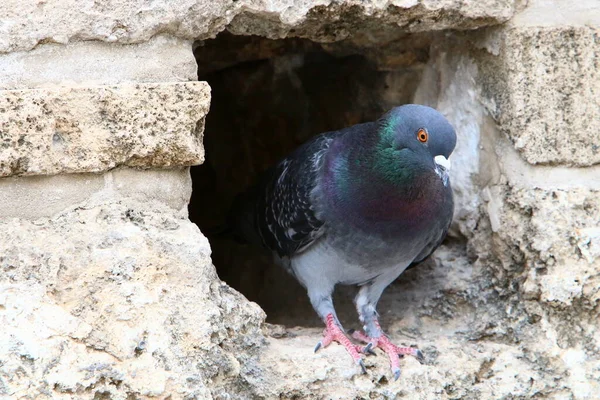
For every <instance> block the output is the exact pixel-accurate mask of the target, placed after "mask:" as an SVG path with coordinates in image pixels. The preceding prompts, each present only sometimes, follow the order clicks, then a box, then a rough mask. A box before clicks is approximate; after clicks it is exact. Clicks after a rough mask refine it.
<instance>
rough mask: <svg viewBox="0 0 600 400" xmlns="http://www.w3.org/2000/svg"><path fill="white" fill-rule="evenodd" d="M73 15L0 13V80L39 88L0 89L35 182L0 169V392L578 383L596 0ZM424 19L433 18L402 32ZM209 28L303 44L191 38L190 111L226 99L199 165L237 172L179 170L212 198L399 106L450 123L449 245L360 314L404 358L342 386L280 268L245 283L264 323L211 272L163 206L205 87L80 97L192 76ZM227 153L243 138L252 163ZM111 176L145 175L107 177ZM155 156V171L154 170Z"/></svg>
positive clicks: (593, 200)
mask: <svg viewBox="0 0 600 400" xmlns="http://www.w3.org/2000/svg"><path fill="white" fill-rule="evenodd" d="M74 4H75V3H73V2H72V1H68V2H59V1H58V0H50V1H47V2H41V3H40V2H33V1H30V2H17V1H14V0H9V2H8V3H7V2H4V3H2V4H1V5H0V15H1V16H2V17H1V18H0V20H1V22H0V52H6V51H13V50H20V51H21V50H28V49H32V48H33V50H32V51H31V52H28V53H26V52H20V53H18V54H17V53H15V54H5V55H3V56H0V66H2V67H5V66H8V68H7V69H6V72H7V73H6V74H4V75H3V77H0V82H3V83H2V85H4V86H3V87H5V88H6V87H11V88H25V87H42V86H43V87H48V86H50V88H46V89H43V90H19V91H4V92H3V93H2V94H3V96H2V97H0V104H2V107H4V108H5V109H4V110H3V111H2V112H0V124H3V125H0V126H1V127H2V128H1V129H0V130H1V132H2V136H1V137H0V139H1V140H2V142H0V163H3V164H0V171H2V175H7V173H6V171H9V172H8V174H13V173H14V174H17V175H35V174H55V173H56V174H59V175H56V176H41V177H40V176H17V177H7V178H2V179H0V202H1V203H2V204H0V215H1V218H0V230H1V231H2V232H5V233H6V234H4V235H1V236H0V326H2V329H1V330H0V397H3V396H5V397H7V398H64V399H82V398H83V399H88V398H89V399H99V398H111V399H112V398H114V399H125V398H169V397H170V398H173V399H175V398H186V396H187V398H211V397H212V398H310V397H312V398H407V399H430V398H442V399H498V398H500V399H515V398H523V399H524V398H549V399H582V400H583V399H594V398H596V397H597V394H598V393H600V387H599V382H600V361H599V360H600V329H599V327H598V320H599V319H600V291H599V289H598V288H599V286H600V281H599V279H600V231H599V228H598V221H600V203H599V202H598V198H600V170H599V168H600V165H598V164H600V163H599V162H598V160H599V159H598V153H597V151H596V150H597V148H595V147H594V145H596V144H597V142H598V140H597V139H598V136H597V135H598V134H597V131H598V129H597V128H598V126H597V120H598V119H599V118H598V97H597V96H598V93H599V92H598V86H597V81H598V76H597V75H598V74H597V67H598V66H597V65H596V63H597V52H598V40H597V36H598V33H597V31H598V29H597V27H598V26H600V24H599V21H600V19H598V16H599V15H600V12H599V7H598V4H597V2H596V1H592V0H588V1H582V2H577V3H573V2H569V1H566V0H552V1H542V0H531V1H529V2H517V4H516V6H515V4H513V2H511V1H498V2H492V1H485V2H458V1H442V2H430V1H419V0H414V1H386V0H382V1H370V2H359V1H358V0H357V1H354V0H350V1H339V2H333V1H326V0H323V1H320V2H308V1H305V2H291V1H267V2H257V1H252V0H240V1H237V2H234V1H231V2H225V1H218V2H209V1H199V0H189V1H188V0H183V1H177V2H169V3H166V2H162V1H156V2H152V3H148V2H141V1H134V2H126V3H125V2H122V1H121V0H114V1H110V0H109V1H104V2H95V3H93V4H92V3H81V2H78V3H77V5H76V6H75V5H74ZM515 8H517V9H518V10H517V11H518V12H517V14H516V15H515V17H514V19H512V20H511V21H509V22H508V23H507V24H504V25H502V26H500V27H493V28H486V29H481V30H479V31H476V32H456V31H460V30H465V29H471V28H477V27H482V26H487V25H496V24H498V23H500V22H503V21H506V20H507V19H509V18H510V17H511V16H512V14H513V12H514V11H515V10H514V9H515ZM447 28H451V29H453V30H454V32H448V31H446V32H426V31H430V30H440V29H447ZM224 29H227V30H229V31H230V33H238V34H259V35H262V36H266V37H269V38H282V37H286V36H288V37H290V36H298V37H304V38H308V39H312V40H315V41H318V42H320V43H319V44H317V45H315V44H314V43H313V44H311V43H309V42H307V41H300V40H295V41H293V42H290V41H277V42H273V43H270V44H268V45H267V44H266V43H265V41H264V39H257V38H244V39H243V40H242V39H240V40H238V39H239V38H232V37H229V39H227V40H225V39H223V38H224V36H220V38H219V39H218V40H216V41H214V43H213V44H212V47H211V44H210V42H208V41H206V42H203V43H197V45H198V46H200V45H202V46H203V47H202V48H200V47H197V48H196V56H197V57H198V58H199V61H200V63H201V66H200V71H201V72H202V73H203V74H205V75H212V76H213V78H214V77H215V76H216V77H217V79H215V80H214V81H215V82H218V83H220V86H218V85H215V86H214V87H215V88H218V89H219V90H218V91H215V95H216V96H219V98H218V103H217V101H215V102H214V103H213V105H216V104H220V105H226V106H228V107H229V106H231V107H233V108H232V109H236V108H235V107H237V106H239V105H240V104H241V103H244V104H243V105H247V106H248V108H247V109H245V113H232V112H229V110H230V109H229V108H227V107H226V108H225V109H224V111H221V112H218V108H217V107H213V110H212V111H211V114H212V115H215V116H216V115H219V118H218V119H217V120H216V121H217V122H218V123H217V127H219V126H220V127H221V129H220V130H219V129H217V130H216V133H217V135H215V136H213V138H212V139H211V140H214V142H213V143H212V144H213V147H212V148H213V149H219V150H220V151H216V152H213V153H212V155H210V154H211V153H210V152H209V157H214V158H213V160H214V159H216V158H219V157H222V158H225V159H227V158H229V159H231V160H232V162H233V164H239V165H238V169H242V170H243V175H236V170H235V167H234V168H231V169H229V168H222V169H221V168H220V169H218V170H216V171H213V173H207V174H205V175H201V178H202V179H201V180H200V181H198V180H196V181H195V182H194V184H195V185H196V188H195V193H196V194H198V193H205V194H207V195H208V196H212V200H211V201H212V203H210V204H215V203H221V206H222V207H226V206H227V204H226V203H227V201H228V199H230V197H226V196H225V195H223V196H222V193H221V192H219V193H218V194H217V193H216V192H213V191H211V189H210V188H211V187H212V186H211V182H214V181H217V182H225V183H226V184H227V185H229V186H228V189H227V190H229V191H230V192H231V193H229V192H228V194H227V195H229V196H231V195H232V194H233V190H234V189H235V184H236V183H235V182H237V184H239V183H240V182H243V181H244V179H249V177H250V176H251V175H253V174H256V173H257V172H258V170H259V169H260V168H258V167H257V166H259V167H262V166H266V164H268V163H269V162H271V161H274V160H272V159H271V157H275V156H276V155H275V153H274V152H273V148H274V147H277V146H280V147H281V148H279V150H280V151H283V150H286V149H284V147H285V146H287V145H293V144H294V141H303V140H305V139H306V138H307V137H308V136H309V135H311V134H314V133H317V132H319V131H322V129H321V128H325V127H328V126H329V125H330V124H339V125H342V126H343V125H348V124H352V123H357V122H359V120H360V119H362V118H367V117H368V118H371V117H372V114H375V113H376V112H377V113H378V112H379V111H380V109H381V108H383V107H388V106H390V105H395V104H396V103H398V102H405V101H410V99H411V98H414V101H418V102H423V103H427V104H431V105H434V106H436V107H437V108H439V109H440V110H441V111H442V112H443V113H444V114H445V115H446V116H447V117H448V118H449V119H450V120H451V121H452V123H453V124H454V125H455V126H456V127H457V130H458V131H459V132H458V133H459V137H460V139H459V146H458V148H457V150H456V154H454V155H453V159H452V161H453V167H454V168H453V171H452V174H453V175H452V180H453V185H454V187H455V190H456V195H457V214H456V215H457V218H456V221H455V224H454V225H453V228H452V233H453V235H452V238H451V239H450V240H449V241H448V243H447V244H446V245H444V246H443V247H442V248H441V249H440V250H439V251H437V252H436V254H435V255H434V257H433V259H432V260H430V261H429V262H427V263H425V264H424V265H422V266H421V267H419V268H417V269H413V270H411V271H408V272H406V273H405V274H404V275H403V276H402V277H401V278H400V279H399V280H398V281H397V282H395V283H394V284H393V285H391V286H390V287H389V288H388V290H386V292H385V293H384V296H383V297H382V300H381V302H380V304H379V312H380V314H381V319H382V324H383V327H384V329H385V330H386V331H387V332H388V333H389V334H390V336H391V338H392V339H393V340H394V341H396V342H398V343H401V344H405V345H411V346H418V347H419V348H420V349H421V350H423V351H424V353H425V355H426V363H425V365H420V364H418V363H417V362H416V361H415V360H414V359H412V358H405V359H403V360H402V363H401V364H402V367H403V372H402V373H403V375H402V377H401V378H400V380H399V381H398V382H393V381H392V379H391V374H390V371H389V367H388V361H387V359H386V358H385V357H384V356H383V355H382V354H381V353H380V352H379V351H378V350H376V352H377V353H378V354H377V355H376V356H369V357H366V364H367V370H368V373H367V374H366V375H362V374H359V368H357V366H356V365H354V364H353V363H352V361H351V360H350V358H349V357H348V356H347V354H345V351H344V350H343V349H342V348H341V347H340V346H338V345H335V344H332V345H331V346H330V347H329V348H327V349H323V350H321V351H319V352H318V353H317V354H313V353H312V348H314V345H315V343H316V342H317V341H318V340H319V338H320V335H321V331H322V325H321V323H320V321H318V320H317V318H316V317H315V316H314V312H313V311H312V310H311V308H310V304H309V302H308V301H307V299H306V296H305V294H304V293H303V290H302V289H301V288H299V286H298V285H297V284H296V286H293V285H294V284H293V283H292V284H290V283H289V282H291V281H292V278H291V277H289V276H288V277H285V278H284V277H283V276H284V273H283V272H282V271H281V270H269V271H268V272H267V273H265V274H264V275H261V276H260V277H261V279H263V280H265V281H268V280H270V281H271V282H270V284H271V286H267V285H265V286H263V287H260V288H258V289H262V290H263V291H265V289H269V288H275V289H277V290H273V291H270V292H269V293H267V294H266V295H267V296H270V297H271V300H272V304H274V303H276V302H277V303H279V304H280V305H281V306H282V307H281V308H280V310H283V312H280V313H279V314H270V316H269V317H270V318H271V320H272V321H273V320H275V321H274V322H278V323H282V324H285V325H286V327H282V326H271V325H265V324H263V320H264V318H265V315H264V313H263V312H262V311H261V310H260V309H259V308H258V307H257V306H256V305H255V304H253V303H251V302H248V301H247V300H246V299H244V298H243V297H242V296H240V295H239V294H238V293H237V292H236V291H234V290H232V289H231V288H230V287H229V286H227V285H225V284H224V283H222V282H221V281H220V280H219V279H218V278H217V276H216V274H215V270H214V269H213V267H212V266H211V264H210V260H209V256H210V250H209V247H208V243H207V241H206V239H205V238H204V236H203V235H201V234H200V232H199V230H198V228H197V227H196V226H195V225H193V224H192V223H190V222H189V220H188V219H187V214H186V210H185V208H184V207H183V206H184V205H185V203H186V202H187V199H188V197H189V195H190V181H189V176H188V169H187V168H185V166H187V165H190V164H193V163H197V162H201V161H202V157H203V150H202V149H201V144H200V140H201V137H200V135H201V131H202V124H203V119H204V115H205V114H206V112H207V109H208V89H207V87H206V86H205V85H202V84H198V83H189V84H146V85H137V86H136V85H131V84H127V85H122V86H109V87H107V86H95V87H90V86H89V84H90V80H91V81H93V82H96V83H102V84H106V83H110V84H121V83H124V82H147V81H152V80H161V79H165V80H170V81H181V80H183V81H185V80H188V79H192V73H193V68H192V67H193V65H191V63H190V53H191V52H189V53H188V51H189V50H190V49H191V48H190V47H189V41H190V40H192V39H193V40H196V39H200V40H202V39H207V38H210V37H214V36H215V35H216V34H217V33H218V32H220V31H222V30H224ZM159 36H160V37H159ZM82 41H91V42H86V43H80V42H82ZM146 41H147V43H144V42H146ZM333 41H342V42H341V43H331V42H333ZM102 42H107V43H102ZM238 42H239V43H241V45H238V47H235V46H234V45H235V44H236V43H238ZM57 43H58V44H57ZM60 43H68V45H67V46H64V47H63V46H60V45H59V44H60ZM127 43H129V44H127ZM131 43H135V44H131ZM239 43H238V44H239ZM290 43H291V44H290ZM225 44H227V46H225ZM171 45H172V46H171ZM229 45H232V46H229ZM219 46H225V47H226V48H225V49H223V50H220V49H219ZM153 53H155V54H156V59H153V60H151V59H149V58H148V57H150V56H151V55H152V54H153ZM314 53H319V54H314ZM356 55H362V56H363V58H360V56H359V57H355V56H356ZM138 56H139V57H140V58H139V59H138V58H137V57H138ZM80 57H81V58H80ZM163 58H168V60H162V59H163ZM159 59H161V60H159ZM44 60H47V61H48V64H47V65H44V62H43V61H44ZM261 60H262V61H261ZM315 60H316V61H317V62H321V61H323V60H325V62H324V63H322V64H319V65H321V66H324V67H323V68H321V67H319V68H315V65H316V64H311V63H312V62H313V61H315ZM365 60H366V61H365ZM79 61H80V62H79ZM113 62H114V64H111V63H113ZM136 62H137V66H138V67H139V68H136ZM65 63H66V64H67V65H63V64H65ZM242 63H243V64H242ZM238 64H239V65H238ZM111 65H113V66H114V68H115V69H119V70H118V71H115V73H114V75H113V74H111ZM225 68H227V71H224V72H223V73H221V72H222V70H223V69H225ZM311 68H314V69H311ZM546 70H547V71H546ZM86 71H87V72H89V74H87V73H86ZM3 72H4V71H3ZM315 72H316V73H315ZM180 73H181V75H180ZM315 76H317V77H318V78H315ZM232 78H233V80H232ZM249 78H251V79H249ZM342 78H343V79H342ZM219 79H221V80H219ZM265 83H266V84H265ZM74 84H75V85H87V86H85V87H68V85H74ZM53 85H60V86H67V87H61V88H53V87H52V86H53ZM149 88H154V89H152V90H150V89H149ZM273 93H276V94H278V96H273ZM178 94H181V95H182V96H183V100H181V99H179V98H178V96H177V95H178ZM227 96H231V97H227ZM413 96H414V97H413ZM340 98H343V99H344V100H345V101H340ZM8 99H10V101H13V103H12V105H11V104H9V103H8V101H9V100H8ZM19 99H21V100H19ZM23 99H28V101H25V102H23V101H22V100H23ZM186 99H187V100H186ZM265 99H268V101H267V100H265ZM290 99H294V100H295V101H293V102H292V101H290ZM349 100H352V101H349ZM18 101H22V103H17V102H18ZM36 102H37V104H36ZM311 104H312V106H311ZM307 105H309V106H307ZM44 107H45V108H44ZM286 107H287V108H286ZM282 110H285V111H286V112H287V111H289V114H286V113H281V111H282ZM152 113H155V115H153V114H152ZM282 115H283V117H282ZM28 116H29V117H30V120H27V117H28ZM286 116H290V117H289V118H288V119H285V118H287V117H286ZM307 116H310V118H308V117H307ZM33 117H35V122H34V119H32V118H33ZM159 117H160V118H159ZM147 118H150V120H148V119H147ZM152 118H154V119H152ZM311 118H312V119H311ZM209 119H210V115H209ZM158 120H160V121H159V122H157V121H158ZM290 121H291V122H290ZM144 122H145V123H146V125H144ZM231 123H234V125H233V126H234V127H235V129H226V127H231V126H232V125H231ZM218 124H222V125H218ZM235 124H238V125H235ZM5 126H10V130H6V129H4V127H5ZM36 126H39V127H40V129H41V131H39V132H42V134H39V132H36V131H35V127H36ZM224 127H225V128H224ZM337 127H341V126H337ZM313 128H318V129H313ZM294 129H295V130H294ZM15 132H16V133H15ZM65 132H66V133H67V134H68V135H67V134H66V133H65ZM282 132H283V133H282ZM13 134H14V135H13ZM153 134H154V136H153ZM219 134H220V135H219ZM36 135H37V136H36ZM269 135H273V136H272V137H271V136H269ZM277 135H279V136H277ZM282 137H285V138H286V141H285V142H281V141H277V140H273V139H272V138H282ZM240 138H242V140H240ZM53 139H54V140H53ZM209 142H210V141H207V145H208V144H209ZM234 143H235V145H236V146H238V147H243V146H246V144H251V145H252V146H253V147H251V148H252V155H253V157H254V159H250V161H255V163H248V164H246V162H247V161H248V160H247V159H245V158H243V155H244V154H245V153H243V152H238V151H237V150H236V149H237V148H238V147H234ZM71 146H72V147H71ZM248 148H250V147H248ZM234 150H235V151H234ZM246 150H247V149H246ZM279 150H278V151H279ZM227 151H229V152H227ZM4 163H6V164H4ZM263 164H265V165H263ZM215 165H221V166H223V164H215ZM240 165H241V167H240ZM6 166H8V167H6ZM115 166H137V167H143V168H153V167H154V168H155V169H150V170H145V171H142V170H136V169H132V168H122V167H121V168H117V169H114V170H111V171H108V172H107V169H110V168H113V167H115ZM168 166H179V167H177V168H172V169H171V168H167V169H160V170H159V169H156V167H160V168H163V167H168ZM89 171H98V172H102V174H98V175H94V174H90V173H87V172H89ZM68 172H86V173H82V174H68ZM209 172H210V171H209ZM232 182H233V183H232ZM221 196H222V197H221ZM206 204H209V203H206ZM192 210H193V207H192ZM218 210H221V209H220V208H219V209H218ZM218 210H217V208H213V207H204V208H203V210H201V211H202V212H204V213H206V214H212V215H209V217H213V216H214V215H215V214H218V213H219V212H218ZM209 219H210V218H209ZM217 247H218V243H217V242H214V243H213V249H215V253H216V249H217ZM226 255H227V256H228V257H229V256H230V257H231V259H235V257H238V259H240V258H241V259H242V261H241V262H239V263H237V264H235V265H236V266H237V267H238V269H237V272H235V271H234V273H232V275H236V274H237V275H236V276H237V278H238V279H250V278H252V274H253V272H252V269H251V267H252V264H253V263H255V262H256V261H257V259H254V258H251V256H250V253H249V252H247V251H246V250H240V251H239V252H237V253H236V252H234V251H229V253H227V254H226ZM214 260H215V263H217V261H221V259H218V258H214ZM273 271H278V272H273ZM277 273H279V274H280V275H277ZM286 279H287V280H286ZM288 284H289V285H288ZM263 294H264V293H263ZM352 294H353V293H352V290H341V291H340V293H338V295H337V297H336V299H335V300H336V305H337V307H338V310H339V314H340V319H341V320H342V322H343V323H344V325H345V327H347V328H358V326H357V325H358V322H357V319H356V314H355V312H354V310H353V308H354V307H353V304H352V302H351V298H352V297H351V296H352ZM296 296H297V297H296ZM295 325H301V326H300V327H296V328H294V327H293V326H295ZM265 336H266V340H265Z"/></svg>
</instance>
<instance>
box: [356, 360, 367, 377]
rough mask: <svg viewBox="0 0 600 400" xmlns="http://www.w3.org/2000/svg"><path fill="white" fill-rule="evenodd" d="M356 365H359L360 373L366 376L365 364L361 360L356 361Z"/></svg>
mask: <svg viewBox="0 0 600 400" xmlns="http://www.w3.org/2000/svg"><path fill="white" fill-rule="evenodd" d="M358 365H360V369H361V370H362V373H363V374H366V373H367V367H365V362H364V361H363V360H362V358H361V359H360V360H358Z"/></svg>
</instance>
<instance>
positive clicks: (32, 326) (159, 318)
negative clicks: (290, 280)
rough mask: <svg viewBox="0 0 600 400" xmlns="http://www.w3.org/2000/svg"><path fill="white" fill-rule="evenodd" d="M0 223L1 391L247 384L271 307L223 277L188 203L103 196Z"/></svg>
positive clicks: (150, 391)
mask: <svg viewBox="0 0 600 400" xmlns="http://www.w3.org/2000/svg"><path fill="white" fill-rule="evenodd" d="M149 204H150V205H149ZM0 230H1V231H2V232H10V234H9V235H2V237H1V238H0V254H1V256H0V324H1V326H2V329H0V359H2V363H0V397H2V398H29V397H30V398H61V399H92V398H100V397H106V398H113V399H125V398H150V397H152V398H154V397H160V398H169V397H171V398H211V395H214V396H215V397H218V396H219V395H222V394H223V393H225V392H227V393H230V394H233V395H235V394H236V393H240V392H242V393H243V391H244V390H245V389H244V379H243V378H242V377H241V376H242V375H243V374H252V371H253V369H255V368H257V367H256V365H255V361H254V360H255V359H256V357H257V351H258V350H259V348H260V347H261V344H262V341H263V338H262V334H261V331H260V325H261V324H262V322H263V319H264V313H263V312H262V310H260V308H259V307H258V306H257V305H256V304H254V303H250V302H248V301H247V300H246V299H245V298H243V297H242V296H241V295H240V294H238V293H237V292H235V291H234V290H232V289H231V288H229V287H228V286H227V285H225V284H224V283H222V282H220V281H219V279H218V278H217V275H216V273H215V270H214V268H213V266H212V265H211V261H210V249H209V245H208V241H207V240H206V239H205V238H204V237H203V236H202V235H201V234H200V231H199V230H198V228H197V227H196V226H195V225H194V224H192V223H191V222H189V220H187V218H185V215H184V213H181V212H174V211H173V209H171V208H168V207H165V206H164V205H162V206H161V205H156V204H155V205H152V203H147V202H143V203H141V202H136V201H133V200H129V201H120V202H106V203H103V204H98V205H91V204H86V205H84V206H81V207H79V208H77V209H75V210H73V211H71V212H67V213H63V214H61V215H59V216H56V217H54V218H40V219H37V220H36V221H26V220H22V219H17V218H12V219H2V220H0Z"/></svg>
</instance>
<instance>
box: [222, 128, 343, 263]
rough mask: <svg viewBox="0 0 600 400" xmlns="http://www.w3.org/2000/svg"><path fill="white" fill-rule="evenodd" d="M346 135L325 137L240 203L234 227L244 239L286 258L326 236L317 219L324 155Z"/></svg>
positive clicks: (300, 150)
mask: <svg viewBox="0 0 600 400" xmlns="http://www.w3.org/2000/svg"><path fill="white" fill-rule="evenodd" d="M341 133H342V132H340V131H336V132H328V133H324V134H322V135H319V136H317V137H315V138H314V139H312V140H310V141H309V142H307V143H305V144H304V145H302V146H300V147H299V148H298V149H296V150H295V151H294V152H293V153H291V154H290V155H289V156H288V157H286V158H284V159H283V160H282V161H280V162H279V163H278V164H277V165H276V166H274V167H273V168H271V169H269V170H267V171H266V172H265V174H264V175H263V176H262V179H261V180H260V181H259V183H258V185H256V186H255V187H253V188H251V189H250V190H249V191H248V192H246V193H244V194H242V195H241V196H239V197H238V199H236V205H234V209H235V210H236V211H234V213H233V214H234V216H235V217H234V219H236V220H237V221H235V222H234V224H235V225H237V229H236V231H237V232H238V233H239V234H240V235H241V236H242V237H243V238H244V239H246V240H247V241H249V242H251V243H255V244H262V245H263V246H265V247H267V248H268V249H270V250H272V251H274V252H276V253H277V255H278V256H279V257H282V258H284V257H290V256H292V255H293V254H295V253H298V252H300V251H302V250H304V249H305V248H307V247H308V246H310V245H311V244H312V243H313V242H314V241H315V240H316V239H318V238H319V237H320V236H322V235H323V233H324V231H325V228H324V222H323V221H322V220H320V219H319V218H317V216H316V211H315V208H314V204H313V195H312V193H313V191H314V190H315V186H316V184H317V179H318V176H319V171H320V168H321V166H322V159H323V155H324V154H325V153H326V151H327V149H328V148H329V145H330V143H331V141H332V140H333V138H335V137H336V136H338V135H339V134H341Z"/></svg>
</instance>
